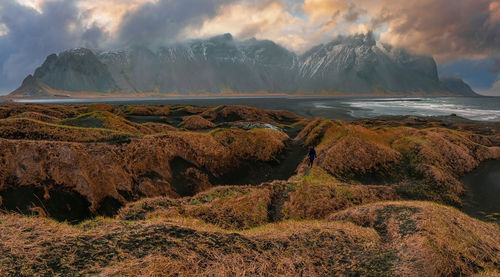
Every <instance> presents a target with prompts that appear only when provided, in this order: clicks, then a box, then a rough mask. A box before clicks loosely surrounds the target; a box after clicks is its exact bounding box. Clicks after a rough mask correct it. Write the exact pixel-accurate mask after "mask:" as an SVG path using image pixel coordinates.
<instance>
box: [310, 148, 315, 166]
mask: <svg viewBox="0 0 500 277" xmlns="http://www.w3.org/2000/svg"><path fill="white" fill-rule="evenodd" d="M316 157H317V155H316V150H315V149H314V146H313V147H311V148H310V149H309V166H310V167H312V166H313V163H314V159H315V158H316Z"/></svg>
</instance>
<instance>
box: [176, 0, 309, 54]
mask: <svg viewBox="0 0 500 277" xmlns="http://www.w3.org/2000/svg"><path fill="white" fill-rule="evenodd" d="M289 11H290V6H289V5H288V4H287V3H286V2H284V1H280V0H271V1H270V0H262V1H258V0H256V1H246V2H244V1H238V2H235V3H233V4H230V5H225V6H224V7H222V8H220V9H219V11H218V13H217V15H216V16H214V17H213V18H210V19H208V20H206V21H205V22H204V23H203V25H202V26H201V27H200V28H196V26H195V27H194V28H187V29H186V30H185V32H184V33H183V35H182V37H183V38H191V37H210V36H214V35H218V34H221V33H232V34H233V35H234V37H236V38H237V39H248V38H252V37H256V38H258V39H271V40H273V41H275V42H277V43H280V44H282V45H283V46H285V47H287V48H289V49H292V50H302V49H303V48H304V47H305V46H309V45H310V41H312V39H310V40H308V34H307V32H306V30H305V29H304V28H303V26H304V25H306V22H305V21H304V20H302V19H300V18H297V17H294V16H292V15H291V14H290V12H289ZM242 18H244V19H245V20H242Z"/></svg>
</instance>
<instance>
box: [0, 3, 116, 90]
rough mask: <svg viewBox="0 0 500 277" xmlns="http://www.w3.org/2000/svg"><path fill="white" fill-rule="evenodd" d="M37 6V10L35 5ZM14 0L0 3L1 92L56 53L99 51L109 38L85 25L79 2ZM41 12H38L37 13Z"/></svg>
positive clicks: (95, 28) (94, 27)
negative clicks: (26, 0)
mask: <svg viewBox="0 0 500 277" xmlns="http://www.w3.org/2000/svg"><path fill="white" fill-rule="evenodd" d="M31 4H33V5H35V4H36V5H38V6H36V9H35V8H34V7H32V5H31ZM31 4H30V3H25V4H20V3H18V2H16V1H13V0H2V2H1V3H0V23H1V24H2V26H4V28H3V29H4V30H5V31H4V34H3V35H2V36H0V88H2V89H12V88H14V87H16V86H17V85H19V83H20V81H21V80H22V79H23V78H24V77H25V76H26V75H27V74H29V73H32V72H33V70H34V69H35V68H36V67H37V66H39V65H40V64H41V63H42V62H43V60H44V58H45V57H46V56H47V55H48V54H50V53H53V52H59V51H62V50H65V49H68V48H73V47H79V46H85V47H93V48H95V47H99V46H100V44H101V43H103V42H104V41H105V37H106V34H105V33H104V32H103V31H102V30H100V29H99V28H98V27H96V26H90V27H86V26H84V25H83V24H82V18H81V13H80V10H79V9H78V8H77V7H76V5H75V4H76V1H73V0H66V1H33V2H32V3H31ZM38 9H39V11H38Z"/></svg>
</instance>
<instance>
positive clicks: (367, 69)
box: [12, 32, 476, 97]
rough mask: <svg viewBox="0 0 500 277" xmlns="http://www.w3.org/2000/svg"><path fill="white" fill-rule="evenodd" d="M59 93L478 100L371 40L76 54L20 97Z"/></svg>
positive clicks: (207, 43) (66, 55)
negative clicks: (306, 46)
mask: <svg viewBox="0 0 500 277" xmlns="http://www.w3.org/2000/svg"><path fill="white" fill-rule="evenodd" d="M55 92H64V93H67V94H71V93H72V92H99V93H124V94H136V93H141V92H153V93H175V94H190V93H196V94H206V93H208V94H210V93H214V94H218V93H225V92H237V93H260V92H269V93H293V94H318V93H322V94H324V93H326V94H332V95H340V94H342V95H379V94H380V95H388V94H390V95H416V94H419V95H462V96H474V95H476V94H475V92H474V91H473V90H472V89H471V88H470V87H469V86H468V85H467V84H466V83H464V82H463V81H462V80H461V79H457V78H456V77H453V78H450V77H447V78H443V79H441V80H440V79H439V77H438V73H437V68H436V62H435V61H434V59H433V58H432V57H430V56H423V55H416V54H413V53H410V52H408V51H406V50H405V49H402V48H396V47H392V46H391V45H388V44H384V43H380V42H377V41H376V40H375V39H374V37H373V34H372V33H370V32H369V33H367V34H358V35H353V36H339V37H337V38H336V39H334V40H332V41H331V42H329V43H327V44H320V45H318V46H315V47H313V48H311V49H310V50H309V51H306V52H305V53H303V54H301V55H298V54H296V53H293V52H291V51H289V50H287V49H286V48H284V47H282V46H280V45H278V44H276V43H274V42H273V41H270V40H257V39H249V40H243V41H239V40H235V39H233V37H232V35H231V34H224V35H220V36H215V37H212V38H209V39H195V40H189V41H186V42H183V43H175V44H171V45H168V46H163V47H159V48H157V49H155V50H152V49H150V48H148V47H144V46H134V47H129V48H126V49H123V50H117V51H106V52H102V51H92V50H89V49H85V48H78V49H72V50H68V51H64V52H62V53H60V54H59V55H56V54H51V55H49V56H48V57H47V59H46V60H45V62H44V63H43V64H42V65H41V66H40V67H38V68H37V69H36V70H35V72H34V74H33V75H29V76H28V77H26V79H25V80H24V81H23V84H22V85H21V86H20V87H19V88H18V89H16V90H15V91H14V92H12V94H13V95H16V96H29V97H33V96H47V95H53V94H54V93H55Z"/></svg>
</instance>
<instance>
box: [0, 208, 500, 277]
mask: <svg viewBox="0 0 500 277" xmlns="http://www.w3.org/2000/svg"><path fill="white" fill-rule="evenodd" d="M499 247H500V229H499V228H498V226H496V225H493V224H488V223H484V222H480V221H477V220H475V219H472V218H470V217H468V216H466V215H464V214H462V213H460V212H459V211H457V210H455V209H453V208H449V207H446V206H442V205H437V204H434V203H430V202H411V201H399V202H379V203H374V204H368V205H363V206H359V207H353V208H350V209H347V210H345V211H342V212H338V213H333V214H332V215H331V216H330V217H329V220H317V221H308V220H305V221H284V222H279V223H271V224H265V225H262V226H259V227H256V228H252V229H249V230H244V231H238V230H225V229H222V228H220V227H216V226H214V225H211V224H207V223H205V222H202V221H199V220H196V219H189V218H185V217H171V218H151V219H148V220H135V221H122V220H118V219H105V218H97V219H93V220H89V221H85V222H83V223H81V224H79V225H76V226H71V225H67V224H64V223H58V222H55V221H52V220H50V219H45V218H31V217H23V216H18V215H2V216H0V249H1V252H2V255H1V256H0V275H2V276H8V275H18V276H34V275H47V276H48V275H87V274H90V275H102V276H151V275H159V276H171V275H178V276H298V275H305V276H331V275H363V276H457V275H472V274H487V273H491V272H495V270H496V269H498V266H499V265H500V252H499Z"/></svg>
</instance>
